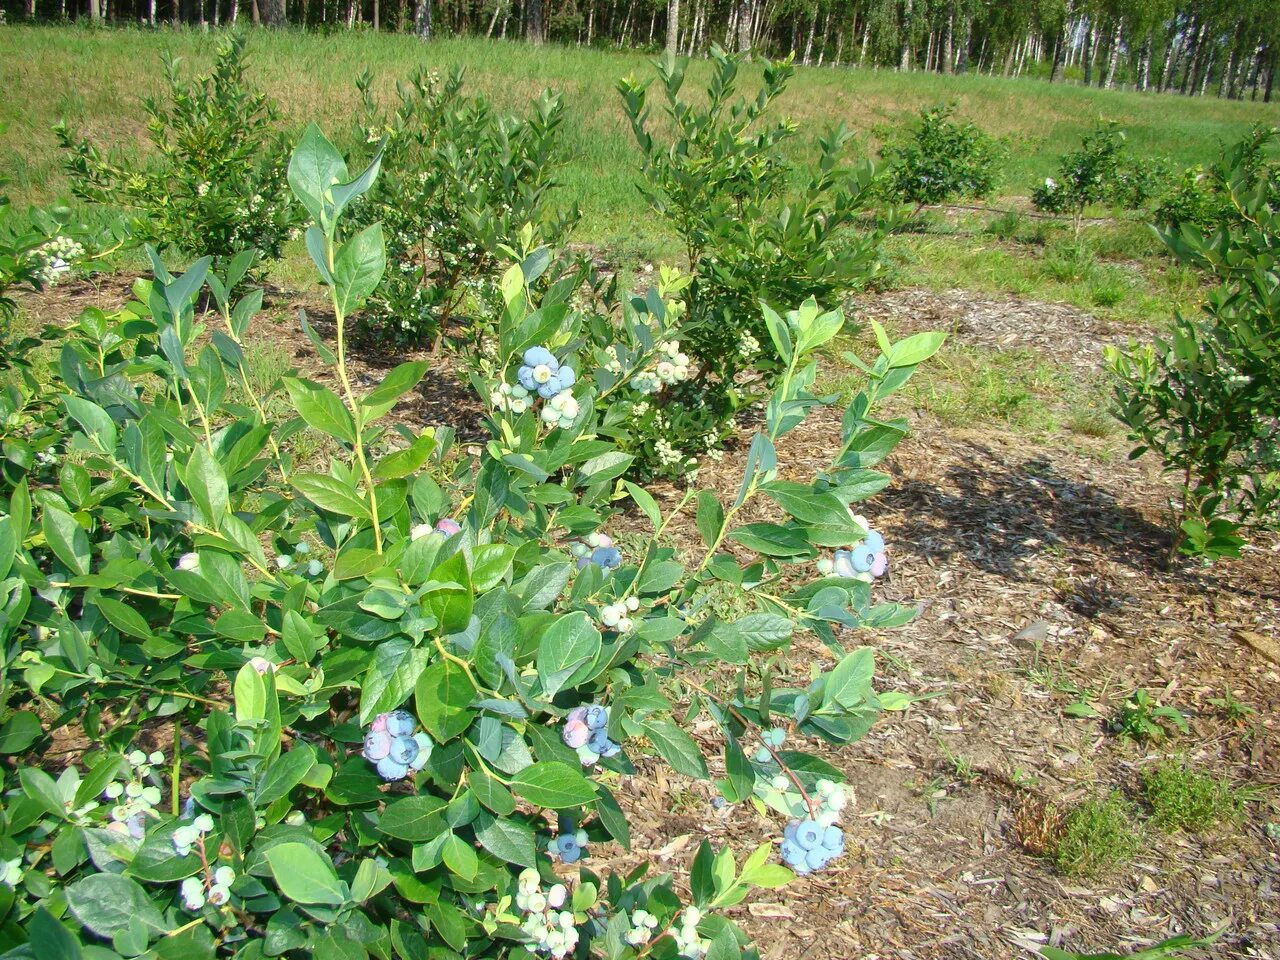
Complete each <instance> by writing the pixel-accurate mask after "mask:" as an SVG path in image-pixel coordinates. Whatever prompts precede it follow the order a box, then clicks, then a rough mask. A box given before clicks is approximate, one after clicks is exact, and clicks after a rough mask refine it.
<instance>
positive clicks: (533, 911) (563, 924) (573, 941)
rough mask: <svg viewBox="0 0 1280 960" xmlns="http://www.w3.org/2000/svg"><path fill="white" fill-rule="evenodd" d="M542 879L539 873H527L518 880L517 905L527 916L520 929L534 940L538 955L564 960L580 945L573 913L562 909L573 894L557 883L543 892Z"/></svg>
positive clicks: (524, 872) (534, 947) (527, 871)
mask: <svg viewBox="0 0 1280 960" xmlns="http://www.w3.org/2000/svg"><path fill="white" fill-rule="evenodd" d="M539 879H540V878H539V877H538V871H537V870H525V871H523V872H522V873H521V874H520V876H519V878H518V879H517V880H516V884H517V886H516V906H517V907H519V908H520V909H521V910H522V911H524V913H525V914H526V916H525V919H524V922H523V923H521V924H520V929H522V930H523V931H524V932H525V933H526V934H528V935H529V939H530V940H532V941H533V949H534V951H535V952H537V953H545V954H549V955H550V956H552V957H555V958H556V960H561V958H563V957H567V956H568V955H569V954H571V953H573V952H574V950H576V949H577V946H578V930H577V928H576V927H575V926H574V918H573V914H572V913H570V912H569V911H568V910H562V909H561V907H563V906H564V905H565V901H566V900H567V899H568V896H569V891H568V890H566V889H565V886H564V884H563V883H557V884H554V885H553V886H552V887H551V888H550V889H548V890H547V892H546V893H543V892H542V884H541V883H540V882H539Z"/></svg>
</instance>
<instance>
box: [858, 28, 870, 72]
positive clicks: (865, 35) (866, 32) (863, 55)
mask: <svg viewBox="0 0 1280 960" xmlns="http://www.w3.org/2000/svg"><path fill="white" fill-rule="evenodd" d="M870 40H871V22H870V21H867V22H866V23H864V24H863V25H862V49H861V50H860V51H858V64H859V65H860V66H861V65H862V64H864V63H866V62H867V43H868V42H870Z"/></svg>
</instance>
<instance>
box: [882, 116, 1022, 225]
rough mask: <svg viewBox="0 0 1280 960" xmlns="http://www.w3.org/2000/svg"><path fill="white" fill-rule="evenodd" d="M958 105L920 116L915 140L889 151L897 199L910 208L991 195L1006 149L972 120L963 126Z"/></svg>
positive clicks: (889, 184)
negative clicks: (912, 204) (907, 204)
mask: <svg viewBox="0 0 1280 960" xmlns="http://www.w3.org/2000/svg"><path fill="white" fill-rule="evenodd" d="M955 112H956V107H955V105H954V104H949V105H943V106H937V107H933V108H931V109H927V110H922V111H920V122H919V124H918V126H917V127H916V128H915V131H914V133H913V135H912V137H911V139H909V140H907V141H906V142H904V143H899V144H897V145H894V146H890V147H889V148H887V149H886V150H885V151H884V157H885V159H886V160H887V161H888V163H889V172H888V175H887V176H886V178H885V182H886V190H887V192H888V193H889V195H890V196H891V197H893V198H894V199H897V200H902V201H905V202H908V203H915V204H919V205H924V204H927V203H946V202H948V201H950V200H958V199H967V198H968V199H981V198H983V197H986V196H989V195H990V194H991V192H992V191H993V190H994V189H995V188H996V184H997V182H998V179H999V169H998V165H999V164H1000V162H1001V161H1002V160H1003V159H1004V157H1005V150H1004V148H1003V147H1002V146H1001V145H1000V143H999V142H997V141H996V140H995V139H994V138H992V137H989V136H987V134H985V133H983V132H982V130H981V129H979V127H978V126H977V124H975V123H973V122H972V121H965V122H958V121H956V120H955V119H953V118H954V116H955Z"/></svg>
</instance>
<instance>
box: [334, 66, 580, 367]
mask: <svg viewBox="0 0 1280 960" xmlns="http://www.w3.org/2000/svg"><path fill="white" fill-rule="evenodd" d="M358 85H359V88H360V91H361V93H362V97H363V102H364V110H363V114H362V117H361V120H360V127H359V131H358V133H359V135H360V136H359V139H360V140H362V141H364V142H366V143H368V144H370V145H373V146H378V145H381V149H382V175H381V176H380V177H379V178H378V181H377V182H376V183H375V184H374V186H373V188H372V190H371V191H370V192H369V194H368V195H367V196H366V197H365V198H364V199H363V201H362V202H361V203H360V204H358V205H357V206H355V207H354V208H353V210H352V218H353V222H357V223H361V224H371V223H375V222H380V223H381V224H382V225H383V229H384V231H385V235H386V243H387V256H388V262H389V266H388V270H387V272H386V274H385V276H384V277H383V278H382V282H381V283H380V284H379V285H378V288H377V290H375V291H374V292H373V294H372V295H371V296H370V298H369V300H368V301H367V302H366V304H365V311H364V314H363V316H362V323H364V324H365V325H366V326H367V327H369V328H371V330H372V331H376V332H377V334H378V335H379V336H380V337H382V338H388V337H389V338H391V340H392V341H393V342H401V343H412V342H420V341H422V340H423V339H424V338H428V339H429V338H435V339H436V340H437V346H438V345H439V338H440V336H441V335H442V334H443V333H444V331H445V330H446V328H447V327H448V326H449V323H450V320H457V321H459V326H460V328H461V330H462V333H463V335H464V337H466V338H469V339H470V340H471V341H472V342H474V340H475V339H477V338H478V337H480V336H482V335H484V334H485V333H487V332H489V331H487V329H486V326H485V324H484V322H483V320H484V318H485V317H486V316H488V315H490V314H491V313H492V312H494V311H495V310H496V308H497V307H498V306H500V303H501V301H500V299H499V298H498V287H497V281H498V279H499V277H500V276H501V273H502V270H501V269H500V267H501V265H502V264H503V262H504V261H505V260H506V259H507V253H506V251H507V250H508V249H510V248H511V247H513V246H515V245H516V244H517V242H518V241H519V239H520V235H521V231H522V230H523V229H524V228H525V227H526V226H530V225H531V226H532V227H533V228H534V230H535V238H536V240H537V242H538V243H539V244H545V245H547V246H549V247H551V248H559V247H560V246H561V245H562V244H563V242H564V240H565V238H566V237H567V236H568V233H569V231H570V229H571V228H572V227H573V225H574V224H575V223H576V222H577V221H578V210H577V207H576V205H571V206H569V207H566V208H565V209H558V208H556V207H555V206H554V204H553V201H554V199H555V188H556V180H555V174H556V171H557V169H558V165H559V163H560V162H561V161H562V160H563V153H564V151H563V149H562V148H561V146H560V143H559V132H560V129H561V127H562V126H563V124H564V119H565V113H564V101H563V98H562V97H560V96H559V95H558V94H552V93H551V92H550V91H544V92H543V93H542V95H541V96H540V97H539V99H538V100H537V101H536V103H535V104H534V105H533V109H532V110H531V112H530V114H529V116H527V117H524V118H515V117H505V116H502V115H500V114H499V113H497V112H496V111H495V109H494V107H493V106H492V105H491V104H490V103H489V102H488V101H487V100H485V99H484V98H483V97H468V96H466V95H464V93H463V73H462V71H461V70H460V69H458V70H454V71H453V72H451V73H450V74H449V75H448V76H446V77H441V76H440V75H439V74H438V73H437V72H435V71H433V70H422V71H420V72H418V73H417V74H415V75H414V76H413V77H412V78H411V79H410V80H409V81H408V82H407V83H402V84H399V85H398V88H397V89H398V94H399V103H398V105H397V106H396V108H395V109H394V110H388V109H386V108H384V107H383V106H381V105H380V104H379V102H378V100H377V98H376V97H375V96H374V93H373V77H372V75H371V74H368V73H366V74H365V75H364V76H362V77H361V78H360V80H359V82H358ZM527 242H529V241H528V240H526V243H527Z"/></svg>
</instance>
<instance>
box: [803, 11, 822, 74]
mask: <svg viewBox="0 0 1280 960" xmlns="http://www.w3.org/2000/svg"><path fill="white" fill-rule="evenodd" d="M817 34H818V8H817V6H814V8H813V16H812V17H810V18H809V38H808V39H807V40H806V41H805V43H804V57H803V58H802V59H801V61H800V62H801V63H803V64H804V65H805V66H808V65H809V61H810V59H811V58H812V56H813V38H814V37H815V36H817Z"/></svg>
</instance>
